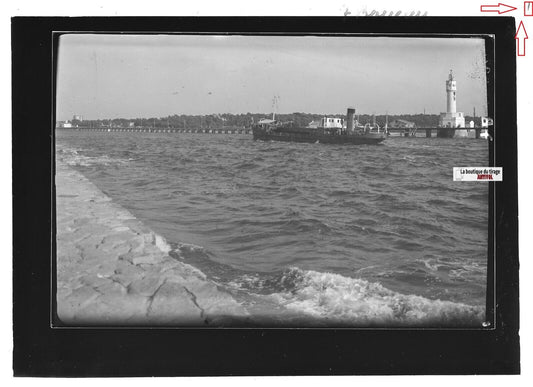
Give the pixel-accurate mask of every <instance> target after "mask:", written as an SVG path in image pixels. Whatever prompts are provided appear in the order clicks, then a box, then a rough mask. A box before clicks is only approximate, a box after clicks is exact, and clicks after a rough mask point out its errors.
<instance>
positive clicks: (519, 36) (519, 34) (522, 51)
mask: <svg viewBox="0 0 533 387" xmlns="http://www.w3.org/2000/svg"><path fill="white" fill-rule="evenodd" d="M514 38H515V39H516V43H517V44H518V47H517V49H516V51H517V52H518V56H526V39H527V32H526V27H524V22H520V25H519V26H518V30H516V35H515V36H514ZM520 40H522V44H520Z"/></svg>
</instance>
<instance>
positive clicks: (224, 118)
mask: <svg viewBox="0 0 533 387" xmlns="http://www.w3.org/2000/svg"><path fill="white" fill-rule="evenodd" d="M324 116H328V117H343V118H344V117H345V115H344V114H311V113H291V114H276V119H277V120H280V121H284V122H286V121H292V122H293V123H294V125H295V126H300V127H305V126H307V125H309V123H310V122H311V121H319V120H320V119H321V118H322V117H324ZM263 118H272V115H271V114H264V113H246V114H229V113H224V114H209V115H177V114H175V115H172V116H167V117H149V118H132V119H127V118H114V119H101V120H84V121H77V120H72V121H71V122H72V124H73V125H74V126H80V127H94V128H96V127H122V128H127V127H130V126H134V127H153V128H160V129H164V128H174V129H192V128H206V129H214V128H249V127H250V126H251V125H252V124H253V123H254V122H258V121H259V120H261V119H263ZM356 118H358V120H359V123H361V124H366V123H367V122H368V123H372V122H373V120H374V116H373V115H371V114H360V115H356ZM396 119H402V120H406V121H411V122H414V123H415V125H416V126H417V127H436V126H438V124H439V115H438V114H395V115H389V116H388V120H389V123H390V122H392V121H393V120H396ZM473 119H474V118H473V117H470V116H466V117H465V121H466V123H467V126H468V123H469V122H470V121H471V120H473ZM375 120H376V123H377V124H378V125H380V126H384V125H385V121H386V116H385V115H384V114H381V115H376V116H375ZM475 124H476V126H479V125H480V124H481V118H480V117H476V119H475Z"/></svg>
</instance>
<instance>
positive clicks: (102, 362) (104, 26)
mask: <svg viewBox="0 0 533 387" xmlns="http://www.w3.org/2000/svg"><path fill="white" fill-rule="evenodd" d="M53 31H72V32H83V31H107V32H117V33H119V32H122V31H128V32H140V33H142V32H148V31H149V32H158V31H160V32H168V31H176V32H190V33H195V32H196V33H209V32H221V31H222V32H227V33H242V32H245V33H273V34H279V33H281V34H284V33H287V34H305V33H325V34H328V33H329V34H336V33H369V32H371V33H376V34H393V33H396V34H398V33H399V34H400V35H401V34H419V35H423V34H435V33H439V34H472V35H480V34H492V35H494V47H495V52H494V54H495V63H494V66H489V67H492V70H494V69H497V70H496V72H493V74H495V75H494V82H488V89H487V94H488V95H489V96H491V95H492V94H493V91H494V90H497V92H498V94H497V95H496V99H495V105H494V113H495V114H494V116H493V117H494V118H495V127H496V128H497V129H496V133H494V132H492V133H491V135H492V137H493V138H494V143H495V144H497V145H496V146H491V147H490V152H489V153H490V159H491V160H492V159H495V160H496V163H495V166H501V167H503V168H504V181H503V182H502V183H488V184H489V201H490V202H492V200H493V199H495V203H496V206H495V209H494V210H495V218H494V219H493V221H494V225H491V227H489V240H492V239H493V238H494V237H495V238H496V244H495V245H492V247H495V250H494V253H495V254H496V263H495V267H493V268H491V265H489V266H488V280H489V281H491V278H492V274H494V275H495V280H496V286H495V288H494V294H493V296H494V297H495V302H496V305H497V307H496V310H495V311H494V312H495V313H494V317H495V322H496V324H495V326H494V327H492V328H491V329H485V330H483V329H480V330H472V329H465V330H461V329H454V330H421V329H402V330H368V329H367V330H355V329H354V330H350V329H319V330H315V329H305V330H298V329H276V330H268V329H246V330H245V329H203V328H202V329H150V328H146V329H127V328H125V329H120V330H113V329H105V328H100V329H69V328H62V329H52V328H51V327H50V301H51V300H50V290H49V289H50V286H51V285H52V284H53V283H54V282H55V281H54V278H53V276H54V274H55V273H52V272H51V269H50V261H49V257H50V256H51V254H52V251H53V250H54V249H55V238H54V237H53V235H55V234H52V231H53V230H55V223H54V222H55V218H54V216H53V214H54V213H55V212H54V211H55V208H53V206H52V205H51V203H52V200H51V198H53V197H55V189H54V185H53V184H54V179H53V177H54V175H53V172H54V171H53V170H52V168H51V160H52V157H53V150H54V141H53V139H54V137H53V128H54V126H55V125H54V123H55V119H54V118H55V117H54V116H53V111H54V110H55V102H54V101H53V97H52V96H53V94H52V91H53V81H54V79H53V76H52V74H53V70H54V67H53V63H54V62H55V58H53V57H52V52H53V50H52V47H53V41H52V32H53ZM514 34H515V24H514V19H513V18H511V17H497V18H493V17H492V18H486V17H461V18H457V17H455V18H451V17H442V18H441V17H433V18H427V17H310V18H307V17H306V18H285V17H283V18H258V17H250V18H233V17H231V18H172V17H149V18H138V17H113V18H110V17H101V18H88V17H81V18H44V17H16V18H13V19H12V76H13V89H12V101H13V111H12V114H13V127H12V138H13V144H12V146H13V302H14V304H13V324H14V328H13V330H14V352H13V367H14V374H15V375H17V376H177V375H181V376H193V375H204V376H207V375H352V374H474V373H475V374H498V373H501V374H513V373H519V369H520V365H519V338H518V328H519V322H518V191H517V155H516V153H517V142H516V141H517V138H516V132H517V128H516V60H515V58H516V52H515V41H514ZM489 46H490V45H487V57H490V55H489V54H490V53H491V48H490V47H489ZM492 88H493V89H492ZM490 101H491V98H490V97H489V106H488V108H489V112H490V111H491V110H492V109H491V102H490ZM500 117H501V119H499V118H500ZM498 128H501V129H500V130H498ZM493 192H495V193H494V194H493ZM493 195H494V196H493ZM492 226H495V234H494V227H492ZM490 249H491V244H489V256H490V253H491V251H490ZM491 270H494V272H493V273H491ZM490 285H492V284H490ZM491 289H492V286H489V287H488V290H489V291H488V294H487V296H488V297H487V300H488V301H487V307H490V309H492V305H493V301H492V299H493V297H490V294H489V293H490V290H491ZM489 304H490V305H489Z"/></svg>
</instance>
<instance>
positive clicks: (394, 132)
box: [58, 127, 487, 139]
mask: <svg viewBox="0 0 533 387" xmlns="http://www.w3.org/2000/svg"><path fill="white" fill-rule="evenodd" d="M58 129H64V130H76V131H91V132H129V133H200V134H252V129H250V128H216V129H205V128H192V129H183V128H180V129H178V128H154V127H134V128H122V127H97V128H91V127H76V128H61V127H59V128H58ZM456 130H466V131H467V136H466V137H468V138H476V139H478V138H481V132H482V130H487V128H438V127H432V128H388V133H389V135H391V136H393V137H424V138H430V137H438V138H452V137H454V135H455V131H456Z"/></svg>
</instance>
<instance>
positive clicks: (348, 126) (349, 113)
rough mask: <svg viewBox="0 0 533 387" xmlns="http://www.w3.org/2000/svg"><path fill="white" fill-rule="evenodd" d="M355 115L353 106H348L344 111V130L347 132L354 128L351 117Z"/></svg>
mask: <svg viewBox="0 0 533 387" xmlns="http://www.w3.org/2000/svg"><path fill="white" fill-rule="evenodd" d="M354 116H355V109H354V108H348V111H347V112H346V131H347V132H348V133H352V132H353V128H354V122H353V118H354Z"/></svg>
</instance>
